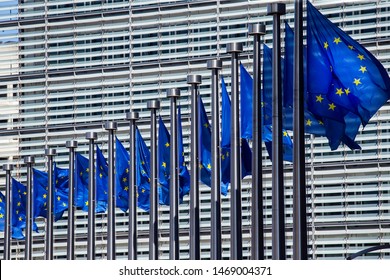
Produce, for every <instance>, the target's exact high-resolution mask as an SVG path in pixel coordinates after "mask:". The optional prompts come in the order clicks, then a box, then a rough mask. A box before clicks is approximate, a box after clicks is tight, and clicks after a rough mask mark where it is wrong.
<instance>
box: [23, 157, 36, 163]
mask: <svg viewBox="0 0 390 280" xmlns="http://www.w3.org/2000/svg"><path fill="white" fill-rule="evenodd" d="M24 163H26V164H34V163H35V158H34V157H33V156H27V157H25V158H24Z"/></svg>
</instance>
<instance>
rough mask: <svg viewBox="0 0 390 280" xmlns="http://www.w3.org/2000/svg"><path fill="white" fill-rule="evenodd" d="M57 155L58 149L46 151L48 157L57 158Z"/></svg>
mask: <svg viewBox="0 0 390 280" xmlns="http://www.w3.org/2000/svg"><path fill="white" fill-rule="evenodd" d="M56 154H57V151H56V149H53V148H48V149H45V155H46V156H55V155H56Z"/></svg>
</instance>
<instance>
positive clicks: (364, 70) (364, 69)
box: [359, 66, 367, 73]
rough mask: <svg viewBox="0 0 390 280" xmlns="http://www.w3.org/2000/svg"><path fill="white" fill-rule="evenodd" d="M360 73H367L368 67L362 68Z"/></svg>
mask: <svg viewBox="0 0 390 280" xmlns="http://www.w3.org/2000/svg"><path fill="white" fill-rule="evenodd" d="M359 71H360V72H362V73H364V72H367V67H366V66H360V69H359Z"/></svg>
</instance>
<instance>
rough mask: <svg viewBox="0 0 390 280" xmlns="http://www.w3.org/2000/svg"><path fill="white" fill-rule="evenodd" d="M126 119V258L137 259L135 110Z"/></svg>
mask: <svg viewBox="0 0 390 280" xmlns="http://www.w3.org/2000/svg"><path fill="white" fill-rule="evenodd" d="M126 119H127V120H128V121H129V122H130V162H129V165H130V166H129V170H130V171H129V187H130V189H129V241H128V243H129V244H128V251H129V253H128V259H129V260H136V259H137V185H136V174H137V173H136V166H135V165H136V156H135V153H136V148H135V145H136V144H135V129H136V124H135V123H136V121H137V120H138V119H139V114H138V113H137V112H129V113H127V114H126Z"/></svg>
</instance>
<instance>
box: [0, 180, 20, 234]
mask: <svg viewBox="0 0 390 280" xmlns="http://www.w3.org/2000/svg"><path fill="white" fill-rule="evenodd" d="M13 181H14V179H13V178H12V188H13V186H14V182H13ZM18 183H19V182H18ZM6 202H7V200H6V197H5V196H4V195H3V193H2V192H0V231H4V230H5V216H6V209H7V208H6V206H7V204H6ZM18 208H19V210H17V208H16V207H15V206H14V205H12V206H11V211H12V221H11V234H12V236H11V237H12V238H13V239H18V240H21V239H24V235H23V232H22V228H24V227H25V226H26V223H25V221H26V215H25V211H22V209H21V208H23V209H24V208H25V206H24V205H20V206H18ZM15 210H16V211H18V213H15Z"/></svg>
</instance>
